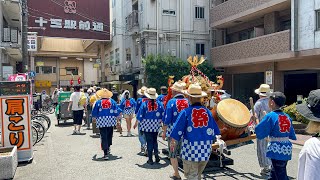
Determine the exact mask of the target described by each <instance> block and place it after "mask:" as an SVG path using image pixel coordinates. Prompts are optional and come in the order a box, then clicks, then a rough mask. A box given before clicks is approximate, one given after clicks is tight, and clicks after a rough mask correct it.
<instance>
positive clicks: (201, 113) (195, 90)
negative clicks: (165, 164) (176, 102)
mask: <svg viewBox="0 0 320 180" xmlns="http://www.w3.org/2000/svg"><path fill="white" fill-rule="evenodd" d="M183 93H184V94H185V95H186V96H188V98H189V102H190V104H191V105H190V106H189V107H188V108H186V109H184V110H182V111H181V112H180V115H179V116H178V118H177V120H176V123H175V124H174V126H173V129H172V131H171V134H170V137H171V138H172V139H171V143H170V148H171V150H172V151H174V148H175V147H176V144H177V143H178V142H179V141H180V140H181V142H182V144H181V154H180V157H181V159H182V161H183V170H184V175H185V177H186V178H187V179H192V180H195V179H199V180H200V179H201V175H202V172H203V170H204V169H205V167H206V165H207V163H208V161H209V158H210V155H211V151H212V144H213V142H214V140H215V138H216V136H217V135H220V130H219V128H218V126H217V124H216V122H215V120H214V118H213V116H212V113H211V112H210V110H209V109H207V108H206V107H205V106H203V105H202V100H203V98H204V97H206V96H207V93H205V92H203V91H202V89H201V86H200V85H198V84H190V86H189V88H188V90H185V91H183Z"/></svg>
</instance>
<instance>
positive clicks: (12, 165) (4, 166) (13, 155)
mask: <svg viewBox="0 0 320 180" xmlns="http://www.w3.org/2000/svg"><path fill="white" fill-rule="evenodd" d="M0 167H1V168H0V179H13V178H14V174H15V173H16V170H17V167H18V154H17V146H14V147H5V148H3V147H1V148H0Z"/></svg>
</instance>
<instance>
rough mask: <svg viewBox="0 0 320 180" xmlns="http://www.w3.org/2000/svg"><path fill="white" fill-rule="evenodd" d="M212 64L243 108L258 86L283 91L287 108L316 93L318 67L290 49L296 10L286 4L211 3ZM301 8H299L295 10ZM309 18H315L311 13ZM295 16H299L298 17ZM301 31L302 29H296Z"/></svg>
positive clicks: (252, 0)
mask: <svg viewBox="0 0 320 180" xmlns="http://www.w3.org/2000/svg"><path fill="white" fill-rule="evenodd" d="M210 3H211V4H210V7H211V9H210V18H211V19H210V27H211V30H212V33H211V38H212V48H211V59H212V63H213V64H214V66H215V67H217V68H219V69H223V72H224V74H223V75H224V76H225V88H226V89H227V90H228V91H229V92H230V93H231V94H232V95H233V97H234V98H237V99H240V100H241V101H243V102H248V100H249V97H250V96H254V97H256V98H257V96H255V95H254V89H255V88H257V87H258V86H259V84H261V83H268V84H270V86H271V88H272V89H273V90H275V91H283V92H284V93H285V94H286V95H287V97H288V103H291V102H294V101H296V97H297V95H300V94H301V95H304V96H307V95H308V93H309V91H310V90H312V89H316V88H319V86H320V83H319V68H320V63H319V62H320V61H316V60H315V59H314V58H311V57H309V56H308V57H305V58H304V57H303V56H307V55H306V54H305V52H302V51H300V50H302V49H300V50H299V49H296V50H294V49H293V46H292V45H293V42H294V40H295V38H296V35H295V34H294V32H295V31H296V28H295V20H294V17H295V15H296V10H294V3H295V1H294V0H293V1H291V0H228V1H225V0H212V1H211V2H210ZM301 7H303V6H300V8H301ZM310 13H314V14H315V12H314V10H313V11H312V12H310ZM300 16H304V13H301V14H300ZM300 30H301V31H303V32H304V31H305V29H301V28H300Z"/></svg>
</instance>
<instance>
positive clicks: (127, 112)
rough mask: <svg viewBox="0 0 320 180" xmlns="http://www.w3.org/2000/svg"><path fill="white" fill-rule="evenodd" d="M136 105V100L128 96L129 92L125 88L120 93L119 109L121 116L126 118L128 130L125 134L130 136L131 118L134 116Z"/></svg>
mask: <svg viewBox="0 0 320 180" xmlns="http://www.w3.org/2000/svg"><path fill="white" fill-rule="evenodd" d="M136 105H137V104H136V101H135V100H134V99H133V98H131V97H130V92H129V91H128V90H125V91H124V92H123V94H122V99H121V102H120V109H122V112H123V117H124V118H125V119H126V123H127V130H128V134H127V136H132V134H131V126H132V119H133V116H134V111H135V109H136Z"/></svg>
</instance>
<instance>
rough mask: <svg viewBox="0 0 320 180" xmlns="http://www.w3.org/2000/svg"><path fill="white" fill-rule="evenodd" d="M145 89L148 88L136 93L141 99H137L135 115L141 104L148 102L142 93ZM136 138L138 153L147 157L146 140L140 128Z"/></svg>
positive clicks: (144, 87) (142, 88) (143, 87)
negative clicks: (138, 144)
mask: <svg viewBox="0 0 320 180" xmlns="http://www.w3.org/2000/svg"><path fill="white" fill-rule="evenodd" d="M147 89H148V88H147V87H146V86H142V87H141V89H139V90H138V92H137V93H138V94H139V96H141V97H140V98H138V99H137V106H136V109H135V114H138V112H139V109H140V107H141V104H142V103H144V102H146V101H147V100H148V98H147V97H146V96H145V95H144V92H145V91H146V90H147ZM136 121H138V120H136ZM138 136H139V141H140V147H141V151H140V152H141V153H143V154H144V155H145V156H146V155H147V140H146V136H145V135H144V134H143V132H142V131H141V130H140V127H138Z"/></svg>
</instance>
